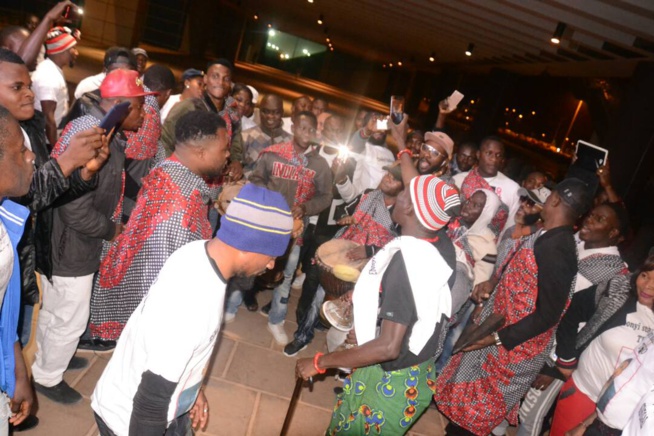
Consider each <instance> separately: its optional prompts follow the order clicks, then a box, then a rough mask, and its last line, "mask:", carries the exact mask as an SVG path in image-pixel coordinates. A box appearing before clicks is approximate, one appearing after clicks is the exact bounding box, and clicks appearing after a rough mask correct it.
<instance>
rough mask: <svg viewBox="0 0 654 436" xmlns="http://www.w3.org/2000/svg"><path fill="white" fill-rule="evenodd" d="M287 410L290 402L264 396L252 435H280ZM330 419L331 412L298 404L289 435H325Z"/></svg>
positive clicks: (262, 396)
mask: <svg viewBox="0 0 654 436" xmlns="http://www.w3.org/2000/svg"><path fill="white" fill-rule="evenodd" d="M287 410H288V400H284V399H281V398H279V397H273V396H271V395H266V394H262V395H261V401H260V402H259V408H258V410H257V414H256V417H255V422H254V427H253V429H252V432H251V433H250V434H251V435H253V436H254V435H256V436H277V435H279V433H280V431H281V429H282V425H283V423H284V417H285V416H286V411H287ZM330 419H331V413H330V412H328V411H326V410H321V409H317V408H314V407H311V406H307V405H305V404H302V403H298V404H297V406H296V409H295V413H294V414H293V420H292V421H291V426H290V428H289V431H288V434H289V436H311V435H322V434H324V433H325V430H326V429H327V426H328V425H329V420H330Z"/></svg>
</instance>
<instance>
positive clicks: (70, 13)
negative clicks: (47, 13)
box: [61, 6, 84, 21]
mask: <svg viewBox="0 0 654 436" xmlns="http://www.w3.org/2000/svg"><path fill="white" fill-rule="evenodd" d="M83 13H84V11H83V10H82V8H80V7H79V6H66V9H64V12H63V13H62V14H61V15H62V16H63V17H64V18H65V19H66V20H69V21H77V20H79V19H80V16H81V15H82V14H83Z"/></svg>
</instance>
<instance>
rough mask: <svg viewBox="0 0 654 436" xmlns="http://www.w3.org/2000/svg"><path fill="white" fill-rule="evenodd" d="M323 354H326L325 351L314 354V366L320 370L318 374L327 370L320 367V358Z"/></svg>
mask: <svg viewBox="0 0 654 436" xmlns="http://www.w3.org/2000/svg"><path fill="white" fill-rule="evenodd" d="M322 356H324V354H323V353H316V355H315V356H313V367H314V368H315V369H316V371H318V374H324V373H326V372H327V370H326V369H320V367H319V366H318V359H320V358H321V357H322Z"/></svg>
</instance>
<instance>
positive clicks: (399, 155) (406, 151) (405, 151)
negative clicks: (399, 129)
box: [397, 148, 413, 160]
mask: <svg viewBox="0 0 654 436" xmlns="http://www.w3.org/2000/svg"><path fill="white" fill-rule="evenodd" d="M405 153H406V154H408V155H409V157H410V158H413V153H411V150H409V149H408V148H405V149H404V150H400V152H399V153H397V159H398V160H400V158H402V155H403V154H405Z"/></svg>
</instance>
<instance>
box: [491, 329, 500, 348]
mask: <svg viewBox="0 0 654 436" xmlns="http://www.w3.org/2000/svg"><path fill="white" fill-rule="evenodd" d="M491 334H492V335H493V339H495V345H497V346H498V347H499V346H500V345H502V341H501V340H500V335H498V334H497V332H493V333H491Z"/></svg>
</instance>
